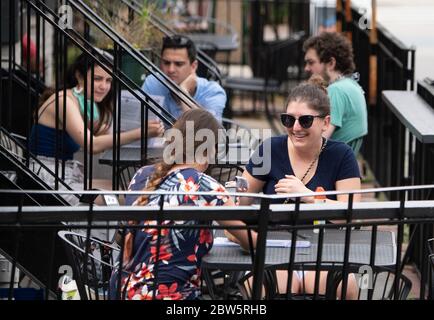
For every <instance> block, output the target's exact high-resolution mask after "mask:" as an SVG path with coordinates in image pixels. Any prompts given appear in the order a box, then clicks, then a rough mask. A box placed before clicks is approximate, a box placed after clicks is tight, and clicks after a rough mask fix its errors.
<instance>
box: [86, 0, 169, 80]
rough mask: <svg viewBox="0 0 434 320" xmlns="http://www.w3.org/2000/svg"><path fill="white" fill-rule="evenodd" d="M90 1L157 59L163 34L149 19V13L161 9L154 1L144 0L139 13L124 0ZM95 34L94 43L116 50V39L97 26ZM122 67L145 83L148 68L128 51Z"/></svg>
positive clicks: (122, 34) (123, 35) (118, 29)
mask: <svg viewBox="0 0 434 320" xmlns="http://www.w3.org/2000/svg"><path fill="white" fill-rule="evenodd" d="M87 2H88V4H89V6H90V7H91V8H92V9H94V10H95V12H96V13H97V14H98V15H99V16H100V17H101V18H102V19H103V20H104V21H105V22H106V23H107V24H109V25H110V26H111V27H112V28H113V30H115V31H116V32H117V33H118V34H119V36H120V37H121V38H122V39H124V40H125V41H127V42H128V43H129V44H130V45H131V46H133V47H134V48H136V49H138V50H140V51H141V52H142V53H143V54H144V55H145V56H146V57H148V58H149V59H151V60H152V61H153V62H154V63H155V62H156V60H157V57H158V55H159V49H160V47H161V41H162V37H163V34H162V33H161V32H160V31H159V30H158V29H157V28H156V27H155V26H154V25H153V24H152V23H151V22H150V20H149V17H150V15H151V14H153V13H156V12H157V11H158V8H157V6H156V4H155V3H150V2H149V1H145V2H144V4H143V7H142V9H141V12H140V14H137V13H135V12H133V13H132V11H131V10H130V9H129V8H128V6H126V5H125V4H123V3H122V2H121V1H107V2H104V5H101V3H100V2H97V1H90V0H88V1H87ZM92 38H93V39H94V40H93V42H94V43H95V46H97V47H98V48H101V49H104V50H107V51H109V52H110V51H111V52H113V41H112V40H111V39H110V38H108V37H107V36H106V35H104V34H102V32H101V31H99V30H96V32H95V33H94V34H93V35H92ZM121 69H122V71H123V72H124V73H125V74H127V75H128V76H129V77H130V79H131V80H133V81H134V82H135V83H136V84H138V85H140V86H141V85H142V83H143V81H144V76H145V74H146V72H145V69H144V68H143V67H142V66H141V65H140V64H139V63H138V62H137V61H136V60H135V59H134V58H133V57H131V56H130V55H129V54H127V53H125V52H123V53H122V58H121Z"/></svg>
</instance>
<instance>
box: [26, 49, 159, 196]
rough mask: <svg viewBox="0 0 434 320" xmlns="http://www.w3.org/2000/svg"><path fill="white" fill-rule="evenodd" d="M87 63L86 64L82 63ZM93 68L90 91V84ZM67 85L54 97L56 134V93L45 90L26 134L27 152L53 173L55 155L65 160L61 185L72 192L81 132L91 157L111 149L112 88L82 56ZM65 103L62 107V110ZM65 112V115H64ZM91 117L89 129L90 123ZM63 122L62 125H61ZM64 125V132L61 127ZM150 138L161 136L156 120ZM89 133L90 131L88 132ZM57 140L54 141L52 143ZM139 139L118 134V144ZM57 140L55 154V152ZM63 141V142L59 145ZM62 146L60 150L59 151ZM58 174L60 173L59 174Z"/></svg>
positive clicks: (77, 185) (77, 179)
mask: <svg viewBox="0 0 434 320" xmlns="http://www.w3.org/2000/svg"><path fill="white" fill-rule="evenodd" d="M101 52H102V54H103V56H104V57H105V58H106V59H108V60H109V61H111V57H110V56H109V55H108V54H106V53H105V52H103V51H101ZM86 60H88V61H86ZM92 67H93V70H94V74H93V87H92V81H91V75H92V71H91V68H92ZM67 75H68V76H67V83H66V84H65V86H66V87H67V88H68V89H67V90H66V98H65V99H64V91H63V90H60V91H59V92H58V93H57V95H58V104H59V107H58V114H57V123H58V128H59V130H58V132H57V133H56V93H55V91H54V90H53V89H48V90H47V91H46V92H44V94H43V95H42V97H41V101H42V103H41V104H40V106H39V108H38V109H37V111H36V119H35V120H36V121H35V123H36V124H35V125H34V126H33V127H32V131H31V134H30V148H31V149H30V150H31V151H32V152H33V153H34V154H36V155H37V156H38V158H39V159H40V160H41V161H43V162H44V164H46V165H47V166H48V168H49V169H51V170H52V171H53V172H54V171H55V170H54V168H55V156H56V153H57V155H58V158H59V159H60V160H66V164H65V179H64V182H65V183H67V184H68V185H70V186H71V187H72V188H73V189H83V180H84V177H83V172H82V164H81V163H79V162H78V161H75V160H73V156H74V153H76V152H77V151H78V150H79V149H80V147H84V146H85V145H86V144H85V132H87V146H88V148H89V146H90V141H91V139H92V141H93V153H100V152H102V151H104V150H106V149H110V148H112V146H113V136H112V134H110V133H109V132H108V130H109V128H110V125H111V121H112V111H113V105H112V102H113V88H112V77H111V76H110V75H109V74H108V73H107V72H106V71H105V70H104V69H103V68H102V67H101V66H100V65H98V64H95V63H94V62H93V61H92V60H91V59H86V54H85V53H82V54H81V55H80V56H79V57H78V58H77V59H76V60H75V62H74V63H73V65H72V66H71V67H70V69H69V70H68V74H67ZM85 77H86V78H87V90H86V94H87V98H90V97H91V93H92V91H93V97H94V104H93V105H91V101H90V99H88V103H87V119H88V123H87V124H85V123H84V112H85V97H84V83H85ZM64 101H65V106H64ZM64 110H65V114H64ZM92 113H93V128H92V126H91V123H90V121H91V119H92ZM63 119H65V123H63V121H64V120H63ZM64 125H65V129H66V130H65V131H63V127H64ZM148 128H149V129H148V135H149V136H150V137H155V136H159V135H161V134H162V133H163V130H164V129H163V126H162V124H161V123H160V122H158V121H157V120H155V121H150V122H149V125H148ZM91 129H93V131H91ZM56 137H57V139H56ZM140 137H141V132H140V128H137V129H134V130H131V131H126V132H122V133H121V134H120V143H121V144H127V143H130V142H132V141H134V140H138V139H140ZM56 140H57V150H56ZM62 140H63V142H62ZM62 144H63V147H62ZM59 172H61V170H59ZM41 174H42V175H44V176H43V177H42V178H43V179H44V180H45V181H46V182H47V183H48V184H50V185H54V177H53V176H52V175H49V174H46V173H44V172H43V171H41ZM68 199H69V200H70V201H72V202H73V203H74V202H77V200H76V199H75V198H74V197H68Z"/></svg>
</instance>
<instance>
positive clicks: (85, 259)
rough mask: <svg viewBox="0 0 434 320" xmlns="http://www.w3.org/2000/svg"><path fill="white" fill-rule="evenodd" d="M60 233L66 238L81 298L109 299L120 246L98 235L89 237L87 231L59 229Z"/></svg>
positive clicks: (63, 238)
mask: <svg viewBox="0 0 434 320" xmlns="http://www.w3.org/2000/svg"><path fill="white" fill-rule="evenodd" d="M58 236H59V237H60V238H61V239H62V240H63V242H64V245H65V249H66V253H67V256H68V260H69V263H70V264H71V268H72V271H73V275H72V277H73V279H74V281H75V282H76V288H77V290H78V293H79V298H80V299H81V300H106V299H107V298H108V296H109V289H110V287H109V281H110V276H111V273H112V269H113V267H114V261H115V259H116V257H117V255H118V253H119V248H117V247H116V246H115V245H113V244H111V243H108V242H104V241H101V240H99V239H96V238H89V239H87V237H86V235H84V234H79V233H76V232H71V231H59V232H58ZM74 298H75V299H76V298H78V296H76V297H74Z"/></svg>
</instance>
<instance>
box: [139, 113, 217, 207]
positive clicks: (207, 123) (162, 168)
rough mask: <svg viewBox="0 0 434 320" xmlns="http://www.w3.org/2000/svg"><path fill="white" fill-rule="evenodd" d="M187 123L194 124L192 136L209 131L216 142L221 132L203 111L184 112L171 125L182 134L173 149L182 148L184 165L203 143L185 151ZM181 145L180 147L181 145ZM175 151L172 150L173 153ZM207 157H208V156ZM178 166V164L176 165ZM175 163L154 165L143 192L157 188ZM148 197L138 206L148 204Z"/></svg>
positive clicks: (211, 116)
mask: <svg viewBox="0 0 434 320" xmlns="http://www.w3.org/2000/svg"><path fill="white" fill-rule="evenodd" d="M187 121H191V122H192V123H193V124H194V127H193V128H194V129H193V132H194V136H196V133H197V132H198V131H199V130H201V129H209V130H211V132H212V134H213V135H214V137H215V139H216V141H217V138H218V133H219V130H223V127H222V126H221V125H220V123H219V122H218V121H217V120H216V118H214V116H213V115H212V114H211V113H209V112H208V111H206V110H204V109H191V110H188V111H186V112H184V113H183V114H182V115H181V117H180V118H179V119H178V120H177V121H176V122H175V124H174V125H173V128H174V129H178V130H179V131H180V132H181V134H182V141H179V145H178V144H177V145H176V146H175V148H178V147H179V148H182V150H183V155H182V156H183V162H184V163H186V162H187V159H188V156H187V154H188V153H191V154H193V155H194V154H196V150H197V149H198V148H199V147H200V146H201V144H202V143H203V141H200V140H199V141H196V139H194V140H195V141H194V142H193V150H187V141H186V140H187ZM181 144H182V145H181ZM174 152H175V150H173V153H174ZM208 156H209V155H208ZM178 164H179V163H178ZM174 165H175V163H166V162H165V161H164V160H163V161H161V162H159V163H157V164H156V165H155V171H154V173H153V174H152V175H151V177H150V178H149V182H148V184H147V186H146V188H145V189H143V191H154V190H156V189H157V188H158V186H159V185H160V183H161V182H162V181H163V179H164V177H166V175H167V173H168V172H169V171H170V170H171V169H172V167H173V166H174ZM148 197H149V196H148V195H144V196H140V197H139V198H138V200H137V204H138V205H146V204H147V203H148Z"/></svg>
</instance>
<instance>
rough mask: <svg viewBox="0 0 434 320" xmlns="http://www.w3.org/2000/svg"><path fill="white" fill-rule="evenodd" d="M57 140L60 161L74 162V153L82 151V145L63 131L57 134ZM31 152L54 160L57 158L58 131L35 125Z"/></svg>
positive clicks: (31, 138) (31, 136) (31, 140)
mask: <svg viewBox="0 0 434 320" xmlns="http://www.w3.org/2000/svg"><path fill="white" fill-rule="evenodd" d="M57 139H58V140H57V141H58V148H57V150H58V151H57V154H58V156H59V159H62V160H72V159H73V157H74V153H76V152H77V151H78V150H79V149H80V145H79V144H78V143H76V142H75V141H74V140H73V139H72V138H71V136H70V135H69V134H68V133H67V132H65V131H62V130H59V131H58V132H57ZM62 141H63V142H62ZM62 143H63V149H62ZM62 150H63V152H62ZM30 151H31V152H32V153H33V154H35V155H38V156H46V157H51V158H54V157H55V156H56V129H54V128H50V127H47V126H45V125H43V124H39V123H38V124H35V125H33V127H32V131H31V133H30Z"/></svg>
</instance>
